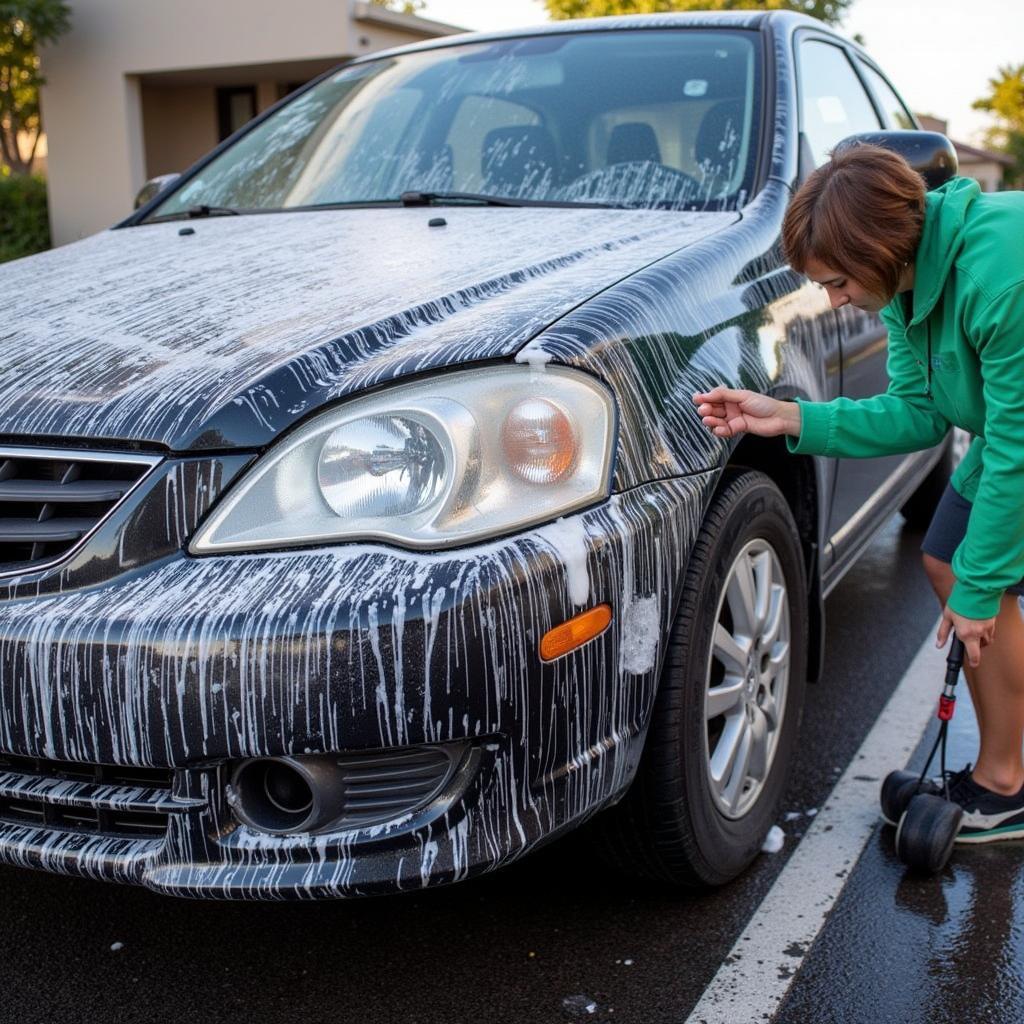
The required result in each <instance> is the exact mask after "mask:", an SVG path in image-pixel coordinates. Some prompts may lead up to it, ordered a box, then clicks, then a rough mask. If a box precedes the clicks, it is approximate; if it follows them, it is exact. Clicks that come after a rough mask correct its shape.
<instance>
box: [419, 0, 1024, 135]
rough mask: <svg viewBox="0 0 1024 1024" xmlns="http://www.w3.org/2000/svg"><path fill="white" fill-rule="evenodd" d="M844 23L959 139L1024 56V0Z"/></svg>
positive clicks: (431, 9) (897, 12) (502, 11)
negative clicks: (1002, 71)
mask: <svg viewBox="0 0 1024 1024" xmlns="http://www.w3.org/2000/svg"><path fill="white" fill-rule="evenodd" d="M967 11H969V12H970V19H969V24H967V23H966V22H967V18H966V12H967ZM421 14H422V15H423V16H424V17H427V18H434V19H436V20H437V21H445V22H448V23H449V24H452V25H459V26H461V27H463V28H466V29H473V30H487V29H505V28H518V27H522V26H526V25H537V24H540V23H542V22H545V21H547V20H548V17H547V12H546V10H545V7H544V4H543V2H542V0H428V2H427V6H426V7H425V8H424V10H423V11H422V12H421ZM840 30H841V31H843V32H844V33H846V34H848V35H851V36H852V35H853V34H855V33H857V32H859V33H860V34H861V35H862V36H863V37H864V41H865V48H866V49H867V51H868V53H870V54H871V56H872V57H874V59H875V60H876V61H877V62H878V64H879V66H880V67H881V68H882V70H883V71H885V73H886V75H888V77H889V78H890V79H891V80H892V83H893V85H895V86H896V89H897V90H898V91H899V93H900V94H901V95H902V96H903V98H904V99H905V100H906V101H907V103H908V104H909V106H910V108H911V109H912V110H914V111H915V113H918V114H933V115H935V116H936V117H941V118H944V119H946V120H947V121H948V122H949V124H948V129H947V133H948V134H949V135H950V136H951V137H952V138H955V139H956V140H957V141H959V142H967V143H975V144H977V143H980V141H981V138H980V136H981V133H982V132H983V131H984V129H985V127H986V126H987V125H988V124H990V123H991V122H990V119H989V116H988V115H987V114H985V113H984V112H982V111H980V110H972V109H971V103H972V102H973V101H974V100H976V99H978V98H979V97H981V96H984V95H985V94H986V93H987V92H988V91H989V90H988V80H989V78H992V77H994V76H995V75H996V74H997V73H998V69H999V68H1000V67H1002V66H1003V65H1006V64H1024V0H928V3H926V4H925V3H922V2H921V0H854V2H853V4H852V6H851V8H850V12H849V14H848V15H847V18H846V20H845V21H844V22H843V24H842V25H841V26H840Z"/></svg>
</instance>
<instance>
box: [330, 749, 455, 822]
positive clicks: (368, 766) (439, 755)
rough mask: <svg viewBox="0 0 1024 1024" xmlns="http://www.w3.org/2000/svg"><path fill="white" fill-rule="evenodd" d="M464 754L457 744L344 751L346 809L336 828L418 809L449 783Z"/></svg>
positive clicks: (383, 819) (408, 812)
mask: <svg viewBox="0 0 1024 1024" xmlns="http://www.w3.org/2000/svg"><path fill="white" fill-rule="evenodd" d="M464 753H465V745H464V744H457V743H456V744H450V745H448V746H436V747H434V746H430V747H427V746H424V747H407V748H405V749H398V750H391V751H381V752H378V753H366V754H343V755H341V756H340V757H339V758H338V767H339V768H340V769H341V773H342V777H343V779H344V786H345V810H344V814H343V815H342V817H341V818H340V819H339V820H338V822H337V823H336V824H335V826H334V827H335V828H342V829H350V828H366V827H367V826H369V825H377V824H381V823H383V822H386V821H392V820H394V819H395V818H400V817H404V816H405V815H407V814H415V813H416V812H417V811H419V810H421V809H422V808H424V807H425V806H426V805H427V804H429V803H430V801H431V800H433V799H434V797H436V796H438V794H440V792H441V791H442V790H443V789H444V788H445V786H446V785H447V784H448V782H449V780H450V779H451V777H452V776H453V775H454V774H455V771H456V769H457V768H458V766H459V762H460V761H461V760H462V757H463V755H464Z"/></svg>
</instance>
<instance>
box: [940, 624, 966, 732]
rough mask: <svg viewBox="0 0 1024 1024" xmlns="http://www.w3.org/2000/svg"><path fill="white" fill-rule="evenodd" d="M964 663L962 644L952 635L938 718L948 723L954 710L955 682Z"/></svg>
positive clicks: (958, 638)
mask: <svg viewBox="0 0 1024 1024" xmlns="http://www.w3.org/2000/svg"><path fill="white" fill-rule="evenodd" d="M963 663H964V642H963V641H962V640H961V639H960V637H958V636H957V635H956V633H954V634H953V640H952V642H951V643H950V645H949V654H948V655H947V656H946V683H945V685H944V686H943V687H942V696H941V697H939V718H940V719H941V720H942V721H943V722H948V721H949V720H950V719H951V718H952V717H953V712H954V711H955V710H956V694H955V692H954V691H955V690H956V682H957V680H958V679H959V678H960V669H961V668H962V667H963Z"/></svg>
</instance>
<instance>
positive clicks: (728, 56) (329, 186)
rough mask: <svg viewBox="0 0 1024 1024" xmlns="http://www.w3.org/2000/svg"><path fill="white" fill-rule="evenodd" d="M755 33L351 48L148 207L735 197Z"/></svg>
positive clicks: (755, 110)
mask: <svg viewBox="0 0 1024 1024" xmlns="http://www.w3.org/2000/svg"><path fill="white" fill-rule="evenodd" d="M756 40H757V36H756V34H754V33H751V32H742V31H736V32H731V31H730V32H721V31H707V30H697V29H666V30H647V29H644V30H635V29H634V30H628V31H621V30H620V31H600V32H598V31H587V32H577V33H572V34H569V33H565V34H561V33H552V34H547V35H540V36H532V37H526V38H522V37H520V38H515V39H503V40H499V41H497V42H494V41H491V42H478V43H467V44H462V45H451V46H442V47H437V48H434V49H427V50H422V51H419V52H413V53H407V54H402V55H398V56H392V57H381V58H379V59H377V60H368V61H365V62H361V63H355V64H350V65H348V66H346V67H343V68H342V69H341V70H339V71H337V72H335V73H333V74H331V75H330V76H328V77H327V78H325V79H324V80H322V81H320V82H319V83H318V84H317V85H315V86H314V87H312V88H311V89H309V90H308V91H306V92H305V93H302V94H300V95H299V96H297V97H296V98H295V99H294V100H292V101H291V102H289V103H287V104H286V105H285V106H283V107H282V108H281V109H279V110H278V111H276V112H275V113H274V114H272V115H271V116H270V117H269V118H267V120H265V121H264V122H263V123H262V124H259V125H257V126H256V127H255V128H253V129H252V130H251V131H249V132H248V133H247V134H246V135H245V136H243V137H242V138H240V139H239V140H238V141H237V142H236V143H234V145H232V146H230V147H228V148H227V149H226V150H225V151H224V152H223V153H221V154H220V155H219V156H218V157H216V158H215V159H214V160H212V161H211V162H210V163H209V164H207V165H206V166H205V167H204V168H203V169H202V170H201V171H199V173H198V174H196V175H195V176H194V177H193V178H192V179H191V180H189V181H188V182H187V183H186V184H185V185H184V186H183V187H181V188H179V189H178V190H177V191H176V192H175V193H173V194H172V195H171V196H170V197H168V199H166V200H165V201H164V202H163V203H161V204H160V205H159V206H158V207H157V208H156V209H154V210H153V211H151V213H150V215H149V217H150V218H158V217H164V216H168V215H182V214H184V213H186V212H187V211H188V210H189V209H190V208H193V207H197V206H209V207H221V208H231V209H237V210H280V209H288V208H295V207H310V206H326V205H332V204H348V203H366V202H397V201H398V200H399V199H400V197H401V195H402V193H403V192H408V191H420V192H464V193H476V194H484V195H488V196H494V197H502V198H505V199H508V200H525V201H527V202H548V203H552V204H564V203H570V204H576V203H591V204H593V203H600V204H609V205H615V206H627V207H636V208H646V209H707V210H723V209H736V208H738V207H739V206H742V205H743V204H744V203H745V202H746V201H747V200H748V199H749V197H750V188H751V183H752V180H753V174H754V164H755V158H756V151H757V142H758V140H757V129H756V126H757V124H758V121H759V110H760V62H759V57H758V47H757V46H756ZM434 201H438V200H437V199H435V200H434ZM440 201H444V200H440ZM447 201H449V202H458V201H459V200H457V199H448V200H447ZM463 201H465V200H463Z"/></svg>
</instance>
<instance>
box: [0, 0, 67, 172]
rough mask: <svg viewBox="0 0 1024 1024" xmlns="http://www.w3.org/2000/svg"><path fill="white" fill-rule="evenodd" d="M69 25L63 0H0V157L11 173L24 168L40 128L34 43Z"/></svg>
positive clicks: (32, 154)
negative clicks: (24, 144) (25, 149)
mask: <svg viewBox="0 0 1024 1024" xmlns="http://www.w3.org/2000/svg"><path fill="white" fill-rule="evenodd" d="M70 27H71V10H70V8H69V7H68V5H67V4H66V3H64V2H63V0H0V162H2V163H3V164H4V165H6V166H7V167H9V168H10V169H11V170H12V171H14V172H15V173H17V174H27V173H28V172H29V169H30V168H31V166H32V160H33V159H34V158H35V154H36V146H38V144H39V135H40V131H41V129H42V123H41V119H40V114H39V86H40V85H41V84H42V83H43V79H42V77H41V76H40V74H39V53H38V47H39V45H40V44H41V43H51V42H53V41H54V40H55V39H57V38H58V37H59V36H61V35H62V34H63V33H64V32H66V31H67V30H68V29H69V28H70ZM22 139H24V140H25V141H26V142H27V145H28V147H29V152H28V154H27V155H24V154H23V153H22V149H21V140H22Z"/></svg>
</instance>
